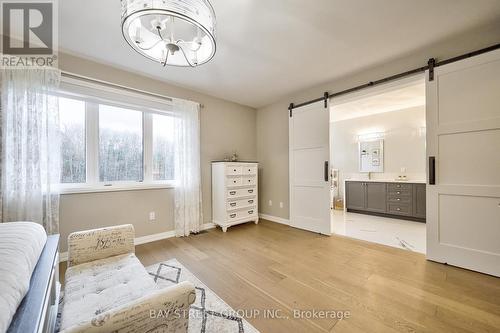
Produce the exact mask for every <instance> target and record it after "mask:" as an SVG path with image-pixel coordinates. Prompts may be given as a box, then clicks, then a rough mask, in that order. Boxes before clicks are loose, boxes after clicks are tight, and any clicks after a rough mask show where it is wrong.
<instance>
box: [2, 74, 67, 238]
mask: <svg viewBox="0 0 500 333" xmlns="http://www.w3.org/2000/svg"><path fill="white" fill-rule="evenodd" d="M0 74H1V81H0V84H1V88H0V89H1V90H0V92H1V104H0V107H1V112H0V114H1V186H0V191H1V199H2V201H1V205H2V207H1V221H2V222H9V221H32V222H37V223H40V224H42V225H43V226H44V227H45V230H46V231H47V233H49V234H53V233H57V232H58V229H59V193H58V191H57V189H56V187H57V184H58V183H59V177H60V146H59V110H58V105H57V98H56V97H54V96H52V95H51V94H50V93H51V92H52V91H54V90H55V89H56V88H57V86H58V84H59V80H60V75H61V74H60V71H59V70H57V69H53V68H42V67H38V68H37V67H33V68H23V69H21V68H12V69H0Z"/></svg>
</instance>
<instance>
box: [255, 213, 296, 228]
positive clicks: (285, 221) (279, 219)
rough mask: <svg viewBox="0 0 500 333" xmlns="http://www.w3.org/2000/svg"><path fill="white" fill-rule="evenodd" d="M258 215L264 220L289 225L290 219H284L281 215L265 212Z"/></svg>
mask: <svg viewBox="0 0 500 333" xmlns="http://www.w3.org/2000/svg"><path fill="white" fill-rule="evenodd" d="M259 217H260V218H261V219H264V220H268V221H271V222H276V223H281V224H285V225H290V220H288V219H284V218H282V217H277V216H272V215H267V214H259Z"/></svg>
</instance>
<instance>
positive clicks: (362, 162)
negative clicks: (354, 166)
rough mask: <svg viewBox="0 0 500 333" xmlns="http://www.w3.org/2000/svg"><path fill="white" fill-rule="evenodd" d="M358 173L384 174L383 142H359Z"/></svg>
mask: <svg viewBox="0 0 500 333" xmlns="http://www.w3.org/2000/svg"><path fill="white" fill-rule="evenodd" d="M359 172H384V140H383V139H380V140H367V141H360V142H359Z"/></svg>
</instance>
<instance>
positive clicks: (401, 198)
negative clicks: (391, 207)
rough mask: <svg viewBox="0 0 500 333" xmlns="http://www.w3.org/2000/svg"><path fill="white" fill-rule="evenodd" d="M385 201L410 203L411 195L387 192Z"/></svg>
mask: <svg viewBox="0 0 500 333" xmlns="http://www.w3.org/2000/svg"><path fill="white" fill-rule="evenodd" d="M387 201H389V202H394V203H405V204H411V203H412V196H410V195H391V194H389V195H388V196H387Z"/></svg>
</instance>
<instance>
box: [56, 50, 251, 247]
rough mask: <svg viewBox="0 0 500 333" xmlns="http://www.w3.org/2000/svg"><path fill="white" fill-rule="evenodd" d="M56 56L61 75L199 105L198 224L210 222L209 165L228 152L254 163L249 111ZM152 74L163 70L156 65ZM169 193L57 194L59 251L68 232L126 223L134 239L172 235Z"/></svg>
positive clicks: (153, 81)
mask: <svg viewBox="0 0 500 333" xmlns="http://www.w3.org/2000/svg"><path fill="white" fill-rule="evenodd" d="M59 56H60V58H59V67H60V68H61V69H62V70H63V71H67V72H71V73H75V74H79V75H83V76H87V77H91V78H95V79H99V80H104V81H108V82H112V83H116V84H120V85H124V86H128V87H132V88H137V89H141V90H146V91H149V92H153V93H158V94H163V95H167V96H171V97H178V98H185V99H189V100H192V101H196V102H199V103H201V104H202V105H203V108H202V109H201V165H202V167H201V169H202V170H201V171H202V195H203V215H204V221H205V222H210V221H211V219H212V217H211V215H212V212H211V206H212V204H211V179H210V177H211V171H210V161H212V160H214V159H221V158H223V157H224V156H226V155H229V154H230V153H232V152H233V151H237V152H238V154H239V156H240V158H241V159H248V160H255V159H256V157H257V148H256V137H255V136H256V111H255V109H253V108H250V107H247V106H243V105H239V104H236V103H232V102H229V101H225V100H221V99H219V98H215V97H211V96H208V95H205V94H202V93H197V92H194V91H191V90H188V89H184V88H180V87H176V86H173V85H169V84H167V83H164V82H161V81H157V80H153V79H151V78H148V77H145V76H141V75H138V74H134V73H131V72H127V71H124V70H121V69H117V68H114V67H111V66H107V65H105V64H100V63H97V62H93V61H90V60H86V59H82V58H78V57H75V56H72V55H68V54H64V53H60V54H59ZM158 70H165V69H164V68H162V67H161V66H158ZM166 70H167V71H168V69H166ZM186 70H191V69H186ZM172 193H173V192H172V190H171V189H164V190H144V191H126V192H103V193H88V194H68V195H62V198H61V207H60V211H61V220H60V233H61V238H62V239H63V241H62V242H61V251H66V238H67V236H68V234H69V233H70V232H72V231H76V230H83V229H87V228H93V227H96V226H104V225H113V224H119V223H132V224H134V225H135V229H136V233H137V236H145V235H149V234H154V233H159V232H164V231H169V230H172V228H173V215H172V214H173V208H172V198H173V197H172ZM150 211H155V212H156V215H157V219H156V222H154V223H151V222H148V221H147V220H148V213H149V212H150Z"/></svg>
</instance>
